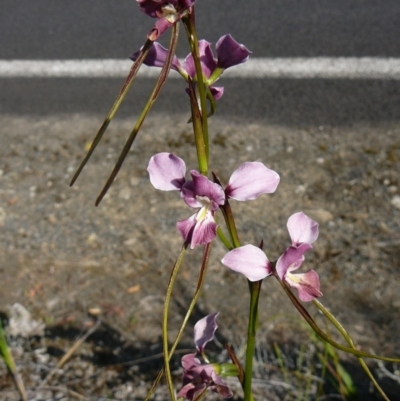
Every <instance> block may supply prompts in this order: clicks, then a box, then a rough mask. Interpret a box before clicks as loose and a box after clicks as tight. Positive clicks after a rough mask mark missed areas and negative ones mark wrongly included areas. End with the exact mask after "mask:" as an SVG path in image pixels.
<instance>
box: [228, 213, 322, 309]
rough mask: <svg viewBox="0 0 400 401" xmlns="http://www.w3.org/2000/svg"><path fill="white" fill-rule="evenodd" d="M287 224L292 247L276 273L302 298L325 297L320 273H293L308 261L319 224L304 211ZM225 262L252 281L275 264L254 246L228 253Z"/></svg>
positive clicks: (280, 258) (270, 270) (295, 215)
mask: <svg viewBox="0 0 400 401" xmlns="http://www.w3.org/2000/svg"><path fill="white" fill-rule="evenodd" d="M287 227H288V230H289V234H290V238H291V239H292V246H290V247H289V248H287V249H286V251H285V252H284V253H283V254H282V255H281V256H280V257H279V259H278V261H277V262H276V273H277V275H278V277H279V278H280V279H281V280H283V281H285V282H286V283H287V284H288V285H289V286H290V287H293V288H296V290H297V292H298V294H299V298H300V299H301V300H302V301H304V302H308V301H312V300H313V299H314V298H319V297H321V296H322V293H321V291H320V282H319V277H318V274H317V273H316V272H315V271H314V270H310V271H308V272H306V273H298V274H293V273H292V271H294V270H296V269H298V268H299V267H300V266H301V264H302V263H303V261H304V254H305V253H306V252H307V251H308V250H310V249H312V246H311V244H312V243H313V242H314V241H315V240H316V239H317V237H318V224H317V223H316V222H315V221H313V220H312V219H310V218H309V217H308V216H306V215H305V214H304V213H303V212H300V213H295V214H293V215H292V216H290V218H289V220H288V223H287ZM221 262H222V264H223V265H225V266H227V267H229V268H230V269H232V270H234V271H237V272H239V273H242V274H243V275H244V276H246V277H247V279H248V280H250V281H258V280H262V279H264V278H265V277H267V276H269V275H270V274H272V272H273V267H272V264H271V263H270V261H269V260H268V258H267V256H266V255H265V253H264V252H263V251H262V250H261V249H260V248H257V247H255V246H254V245H245V246H242V247H240V248H236V249H233V250H232V251H230V252H228V253H227V254H226V255H225V257H224V258H223V259H222V261H221Z"/></svg>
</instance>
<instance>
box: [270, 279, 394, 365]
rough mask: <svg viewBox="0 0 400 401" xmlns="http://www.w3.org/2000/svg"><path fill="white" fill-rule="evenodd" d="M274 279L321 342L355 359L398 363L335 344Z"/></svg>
mask: <svg viewBox="0 0 400 401" xmlns="http://www.w3.org/2000/svg"><path fill="white" fill-rule="evenodd" d="M275 278H276V279H277V280H278V281H279V283H280V284H281V286H282V288H283V289H284V291H285V292H286V294H287V296H288V297H289V299H290V300H291V301H292V304H293V305H294V306H295V307H296V309H297V310H298V311H299V312H300V314H301V315H302V316H303V318H304V319H305V320H306V322H307V323H308V324H309V325H310V326H311V328H312V329H313V330H314V332H315V333H316V334H317V335H318V336H320V337H321V338H322V339H323V340H325V341H326V342H327V343H329V344H331V345H332V346H333V347H335V348H336V349H340V350H341V351H344V352H347V353H348V354H353V355H355V356H356V357H362V358H372V359H378V360H381V361H386V362H394V363H400V359H399V358H388V357H386V356H380V355H374V354H369V353H368V352H362V351H358V350H357V349H355V348H353V347H354V346H353V347H350V348H349V347H345V346H344V345H341V344H339V343H337V342H336V341H334V340H332V339H331V338H330V337H329V336H328V335H327V334H326V333H324V331H322V330H321V329H320V328H319V326H318V325H317V324H316V323H315V321H314V319H313V318H312V317H311V316H310V314H309V313H308V312H307V310H306V309H305V308H304V306H303V305H302V304H301V303H300V302H299V301H298V300H297V298H296V297H295V296H294V295H293V293H292V291H291V290H290V288H289V287H288V285H287V284H286V283H285V282H284V281H282V280H281V279H280V278H279V277H278V275H277V274H276V273H275Z"/></svg>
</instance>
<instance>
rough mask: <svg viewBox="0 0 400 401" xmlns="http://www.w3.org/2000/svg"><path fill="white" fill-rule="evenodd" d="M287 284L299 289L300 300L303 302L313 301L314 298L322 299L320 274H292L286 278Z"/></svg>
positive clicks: (309, 272)
mask: <svg viewBox="0 0 400 401" xmlns="http://www.w3.org/2000/svg"><path fill="white" fill-rule="evenodd" d="M286 282H287V283H288V284H289V285H290V286H291V287H293V288H296V289H297V292H298V294H299V298H300V299H301V300H302V301H303V302H309V301H312V300H313V299H314V298H319V297H322V292H321V291H320V283H319V277H318V274H317V273H316V272H315V271H314V270H310V271H308V272H306V273H300V274H290V275H288V276H287V277H286Z"/></svg>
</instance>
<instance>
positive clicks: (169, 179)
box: [147, 152, 186, 191]
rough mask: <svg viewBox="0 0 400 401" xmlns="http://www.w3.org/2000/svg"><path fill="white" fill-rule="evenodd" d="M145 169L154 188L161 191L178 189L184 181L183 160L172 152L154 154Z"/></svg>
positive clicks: (184, 166)
mask: <svg viewBox="0 0 400 401" xmlns="http://www.w3.org/2000/svg"><path fill="white" fill-rule="evenodd" d="M147 171H148V172H149V175H150V182H151V183H152V184H153V186H154V188H156V189H160V190H162V191H179V190H180V189H181V188H182V185H183V184H184V183H185V172H186V165H185V162H184V161H183V160H182V159H181V158H179V157H177V156H175V155H174V154H172V153H166V152H164V153H158V154H156V155H154V156H153V157H152V158H151V159H150V162H149V165H148V167H147Z"/></svg>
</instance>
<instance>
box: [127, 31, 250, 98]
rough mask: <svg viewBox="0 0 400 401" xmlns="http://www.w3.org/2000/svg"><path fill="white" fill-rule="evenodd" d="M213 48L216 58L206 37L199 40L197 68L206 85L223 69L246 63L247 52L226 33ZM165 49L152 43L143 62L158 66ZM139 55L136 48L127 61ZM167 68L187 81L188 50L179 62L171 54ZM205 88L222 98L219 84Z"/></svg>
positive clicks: (189, 74)
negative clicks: (171, 57) (170, 61)
mask: <svg viewBox="0 0 400 401" xmlns="http://www.w3.org/2000/svg"><path fill="white" fill-rule="evenodd" d="M215 48H216V51H217V58H216V59H215V57H214V53H213V51H212V49H211V43H209V42H207V41H206V40H199V54H200V64H201V70H202V73H203V77H204V80H205V81H206V83H207V85H211V84H212V83H214V82H215V81H216V80H217V79H218V78H219V76H220V75H221V74H222V72H223V71H224V70H226V69H227V68H230V67H233V66H235V65H238V64H241V63H244V62H246V61H247V60H248V59H249V56H250V54H251V52H250V51H249V50H248V49H247V48H246V47H245V46H244V45H242V44H240V43H238V42H236V41H235V40H234V39H233V38H232V36H231V35H229V34H228V35H224V36H222V37H221V38H220V39H219V40H218V41H217V43H216V46H215ZM168 52H169V50H168V49H166V48H165V47H163V46H162V45H161V44H160V43H158V42H154V43H153V46H152V47H151V49H150V50H149V52H148V54H147V56H146V58H145V60H144V64H146V65H147V66H149V67H162V66H163V65H164V63H165V61H166V59H167V55H168ZM139 54H140V51H138V52H136V53H134V54H132V56H131V57H130V58H131V60H132V61H135V60H136V59H137V58H138V56H139ZM171 68H172V69H173V70H175V71H177V72H179V74H181V75H182V77H183V78H184V79H185V80H188V77H190V78H191V79H195V77H196V68H195V65H194V60H193V55H192V53H190V54H189V55H188V56H187V57H186V58H185V60H184V61H183V62H182V63H180V62H179V60H178V59H177V57H176V56H175V57H174V58H173V61H172V65H171ZM209 88H210V92H211V94H212V95H213V97H214V99H215V100H218V99H220V98H221V97H222V95H223V93H224V88H223V87H215V86H209Z"/></svg>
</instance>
